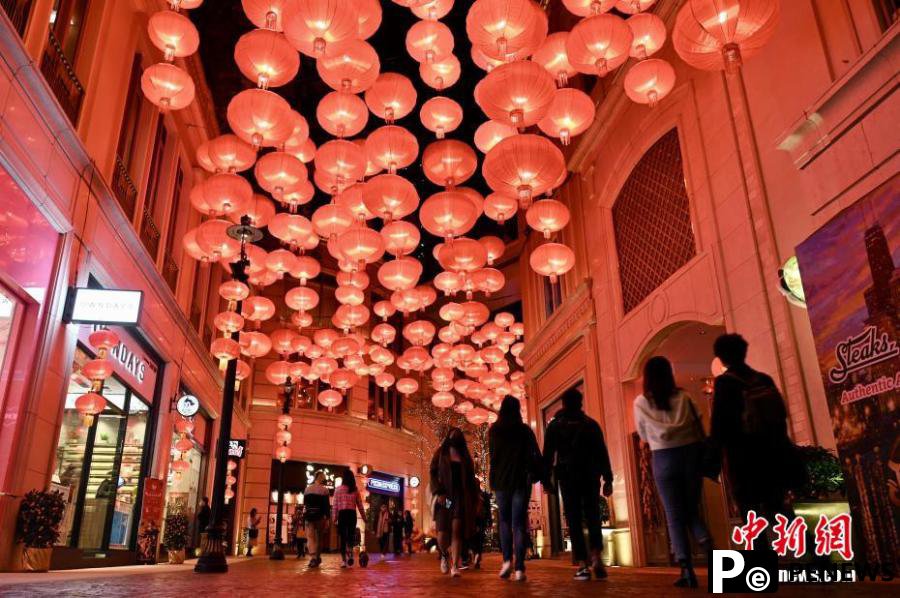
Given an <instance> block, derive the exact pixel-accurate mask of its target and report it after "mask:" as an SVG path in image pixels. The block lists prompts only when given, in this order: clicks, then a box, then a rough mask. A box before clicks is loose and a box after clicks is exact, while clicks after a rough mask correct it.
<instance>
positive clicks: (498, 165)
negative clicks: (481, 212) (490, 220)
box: [482, 134, 566, 209]
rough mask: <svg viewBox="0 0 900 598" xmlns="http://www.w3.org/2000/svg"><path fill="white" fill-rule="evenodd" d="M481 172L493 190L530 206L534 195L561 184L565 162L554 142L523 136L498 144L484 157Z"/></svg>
mask: <svg viewBox="0 0 900 598" xmlns="http://www.w3.org/2000/svg"><path fill="white" fill-rule="evenodd" d="M482 172H483V174H484V179H485V181H486V182H487V184H488V186H489V187H490V188H491V189H493V190H494V191H496V192H497V193H502V194H504V195H507V196H512V197H517V198H518V200H519V204H520V205H523V206H528V205H529V204H530V203H531V198H532V197H533V196H535V195H540V194H541V193H544V192H545V191H548V190H549V189H551V188H552V187H553V186H554V185H556V184H558V182H559V181H560V179H561V178H562V177H563V176H564V175H565V172H566V163H565V159H564V158H563V155H562V152H561V151H560V150H559V148H558V147H556V146H555V145H554V144H553V142H552V141H550V140H549V139H547V138H546V137H542V136H540V135H533V134H523V135H515V136H513V137H507V138H506V139H504V140H503V141H501V142H500V143H498V144H497V145H495V146H494V148H493V149H492V150H491V151H489V152H488V154H487V156H485V158H484V164H483V165H482ZM485 209H487V207H485Z"/></svg>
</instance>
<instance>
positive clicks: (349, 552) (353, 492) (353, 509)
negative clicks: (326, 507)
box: [332, 469, 366, 568]
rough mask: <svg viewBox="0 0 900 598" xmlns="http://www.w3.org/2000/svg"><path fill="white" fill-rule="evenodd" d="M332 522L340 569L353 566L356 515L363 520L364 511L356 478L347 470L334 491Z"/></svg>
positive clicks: (364, 516)
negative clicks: (334, 528) (334, 527)
mask: <svg viewBox="0 0 900 598" xmlns="http://www.w3.org/2000/svg"><path fill="white" fill-rule="evenodd" d="M332 512H333V513H334V522H335V524H336V525H337V531H338V546H339V549H340V552H341V568H345V567H352V566H353V548H354V547H355V546H356V544H357V542H356V513H357V512H359V516H360V517H362V518H363V520H365V518H366V509H365V507H364V506H363V502H362V497H361V496H360V495H359V490H358V489H357V487H356V476H355V475H353V472H352V470H349V469H348V470H347V473H345V474H344V477H343V478H342V483H341V485H340V486H338V487H337V488H336V489H335V491H334V504H333V505H332Z"/></svg>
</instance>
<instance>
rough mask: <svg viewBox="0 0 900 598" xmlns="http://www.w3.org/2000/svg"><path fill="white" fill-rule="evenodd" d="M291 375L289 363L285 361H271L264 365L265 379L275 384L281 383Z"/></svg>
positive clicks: (279, 384)
mask: <svg viewBox="0 0 900 598" xmlns="http://www.w3.org/2000/svg"><path fill="white" fill-rule="evenodd" d="M290 376H291V364H290V363H288V362H287V361H273V362H272V363H270V364H269V365H268V367H266V380H268V381H269V384H274V385H275V386H281V385H283V384H284V383H285V382H286V381H287V379H288V378H289V377H290Z"/></svg>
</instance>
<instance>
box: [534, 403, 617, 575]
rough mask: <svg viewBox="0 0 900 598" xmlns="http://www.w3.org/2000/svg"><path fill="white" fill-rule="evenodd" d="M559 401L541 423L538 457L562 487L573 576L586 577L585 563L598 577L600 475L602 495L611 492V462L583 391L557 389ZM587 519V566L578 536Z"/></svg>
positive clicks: (600, 566) (581, 538)
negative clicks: (560, 391)
mask: <svg viewBox="0 0 900 598" xmlns="http://www.w3.org/2000/svg"><path fill="white" fill-rule="evenodd" d="M562 404H563V407H562V409H561V410H560V411H559V413H557V414H556V417H554V418H553V421H551V422H550V424H549V425H548V426H547V433H546V435H545V437H544V463H545V467H546V469H547V471H552V472H553V474H554V477H555V479H556V482H557V483H558V484H559V488H560V491H561V492H562V499H563V510H564V511H565V513H566V522H567V523H568V525H569V533H570V534H571V536H572V557H573V560H574V561H575V564H576V565H578V567H579V568H578V571H577V572H576V573H575V579H576V580H578V581H587V580H589V579H590V578H591V569H593V572H594V576H595V577H597V578H598V579H603V578H605V577H606V569H605V568H604V567H603V562H602V561H601V560H600V555H601V553H602V552H603V536H602V526H601V521H600V489H601V486H600V479H601V478H602V479H603V486H602V489H603V496H609V495H611V494H612V479H613V475H612V467H611V465H610V462H609V452H608V451H607V450H606V443H605V442H604V440H603V431H602V430H601V429H600V424H598V423H597V422H596V421H594V420H593V419H591V418H590V417H588V416H587V415H586V414H585V413H584V410H583V408H582V404H583V397H582V395H581V392H580V391H579V390H578V389H577V388H570V389H569V390H567V391H566V392H564V393H563V395H562ZM585 524H586V525H587V528H588V538H589V542H590V548H591V566H590V568H588V552H587V547H586V546H585V542H584V531H583V525H585Z"/></svg>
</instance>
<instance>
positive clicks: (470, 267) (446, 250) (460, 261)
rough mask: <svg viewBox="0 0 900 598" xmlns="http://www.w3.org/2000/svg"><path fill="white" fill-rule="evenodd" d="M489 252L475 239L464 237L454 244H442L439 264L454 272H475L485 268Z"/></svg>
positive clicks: (454, 241)
mask: <svg viewBox="0 0 900 598" xmlns="http://www.w3.org/2000/svg"><path fill="white" fill-rule="evenodd" d="M486 262H487V252H486V251H485V249H484V246H483V245H482V244H481V243H479V242H478V241H476V240H475V239H468V238H466V237H462V238H459V239H454V240H453V243H444V244H442V246H441V248H440V251H439V252H438V263H440V264H441V266H443V267H444V268H445V269H447V270H450V271H452V272H456V273H460V272H474V271H475V270H477V269H479V268H482V267H484V265H485V263H486Z"/></svg>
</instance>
